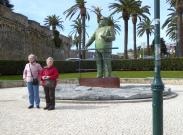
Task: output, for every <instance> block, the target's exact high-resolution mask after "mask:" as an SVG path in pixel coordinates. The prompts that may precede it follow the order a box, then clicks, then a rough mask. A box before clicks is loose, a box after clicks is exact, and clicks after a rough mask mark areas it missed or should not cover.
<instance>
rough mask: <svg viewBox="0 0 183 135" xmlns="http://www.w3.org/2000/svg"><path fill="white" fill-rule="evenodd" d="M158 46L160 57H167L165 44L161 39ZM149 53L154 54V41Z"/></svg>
mask: <svg viewBox="0 0 183 135" xmlns="http://www.w3.org/2000/svg"><path fill="white" fill-rule="evenodd" d="M160 46H161V56H164V55H167V54H168V53H167V48H166V44H165V40H164V39H163V38H161V39H160ZM151 52H152V53H153V54H154V40H153V42H152V45H151Z"/></svg>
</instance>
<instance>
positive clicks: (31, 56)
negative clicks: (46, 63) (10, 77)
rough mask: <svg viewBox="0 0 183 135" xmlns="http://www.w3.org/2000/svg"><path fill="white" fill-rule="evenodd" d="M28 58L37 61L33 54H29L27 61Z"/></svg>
mask: <svg viewBox="0 0 183 135" xmlns="http://www.w3.org/2000/svg"><path fill="white" fill-rule="evenodd" d="M29 58H33V59H34V60H36V59H37V57H36V55H34V54H32V53H31V54H29V56H28V59H29Z"/></svg>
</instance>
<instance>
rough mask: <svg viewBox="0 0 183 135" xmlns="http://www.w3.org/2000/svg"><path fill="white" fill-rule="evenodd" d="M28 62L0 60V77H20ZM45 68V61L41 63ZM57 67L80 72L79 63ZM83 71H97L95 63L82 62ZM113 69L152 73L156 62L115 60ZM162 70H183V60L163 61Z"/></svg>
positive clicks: (64, 71)
mask: <svg viewBox="0 0 183 135" xmlns="http://www.w3.org/2000/svg"><path fill="white" fill-rule="evenodd" d="M26 63H27V61H10V60H0V75H20V74H22V72H23V69H24V67H25V64H26ZM39 63H40V64H41V65H42V66H43V67H44V66H45V61H39ZM54 65H55V67H56V68H57V69H58V70H59V72H60V73H74V72H78V69H79V62H78V61H55V62H54ZM80 68H81V69H82V70H81V71H83V70H84V69H85V70H84V71H96V63H95V61H85V60H84V61H81V63H80ZM112 68H113V70H114V71H124V70H125V71H135V70H137V71H152V70H153V69H154V60H143V59H138V60H113V61H112ZM161 70H177V71H182V70H183V58H171V59H162V61H161Z"/></svg>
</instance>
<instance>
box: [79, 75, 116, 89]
mask: <svg viewBox="0 0 183 135" xmlns="http://www.w3.org/2000/svg"><path fill="white" fill-rule="evenodd" d="M79 84H80V85H81V86H89V87H103V88H119V87H120V79H119V78H117V77H106V78H80V79H79Z"/></svg>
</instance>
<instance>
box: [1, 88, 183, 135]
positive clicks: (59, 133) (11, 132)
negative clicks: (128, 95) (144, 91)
mask: <svg viewBox="0 0 183 135" xmlns="http://www.w3.org/2000/svg"><path fill="white" fill-rule="evenodd" d="M166 87H171V88H172V91H173V92H176V93H177V94H178V96H177V97H176V98H172V99H169V100H164V135H182V134H183V128H182V125H183V117H182V116H183V105H182V103H183V85H174V86H173V85H166ZM26 94H27V90H26V88H25V87H21V88H6V89H0V133H1V135H152V102H137V103H98V104H96V103H93V104H92V103H90V104H80V103H75V104H74V103H57V104H56V110H54V111H46V110H43V109H42V108H43V107H44V106H45V103H44V101H42V102H41V108H40V109H37V108H34V109H31V110H29V109H27V106H28V99H27V98H25V95H26Z"/></svg>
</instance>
